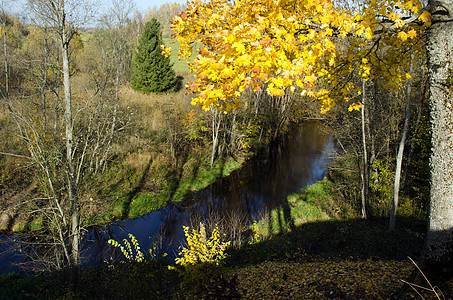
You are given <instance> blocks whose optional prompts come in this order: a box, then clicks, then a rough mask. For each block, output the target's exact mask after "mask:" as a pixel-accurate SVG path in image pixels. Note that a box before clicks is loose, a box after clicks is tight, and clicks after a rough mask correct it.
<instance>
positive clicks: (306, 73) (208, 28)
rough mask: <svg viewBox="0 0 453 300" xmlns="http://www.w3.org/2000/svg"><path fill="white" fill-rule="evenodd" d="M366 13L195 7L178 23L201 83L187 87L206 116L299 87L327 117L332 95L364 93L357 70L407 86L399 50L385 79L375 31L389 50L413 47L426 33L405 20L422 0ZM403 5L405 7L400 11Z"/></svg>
mask: <svg viewBox="0 0 453 300" xmlns="http://www.w3.org/2000/svg"><path fill="white" fill-rule="evenodd" d="M360 7H361V10H360V11H357V12H354V13H353V12H351V11H349V10H346V9H341V8H339V7H337V6H336V5H334V2H333V1H332V0H301V1H291V0H280V1H272V0H238V1H230V0H210V1H208V2H204V1H201V0H193V1H191V2H189V3H188V7H187V9H186V11H184V12H182V13H180V14H179V15H178V16H177V17H175V19H174V20H173V23H172V28H173V30H174V32H175V35H176V38H177V39H178V41H179V42H180V49H179V52H178V54H179V55H180V57H181V58H182V59H186V60H187V62H188V63H189V65H190V69H191V70H192V72H193V73H194V74H195V79H194V80H193V81H191V82H189V83H188V84H187V88H188V89H190V91H191V92H193V93H195V94H197V96H196V97H195V98H194V99H193V100H192V104H195V105H199V106H200V107H202V108H203V109H204V110H209V109H211V108H215V109H219V110H223V111H224V112H228V111H230V110H232V109H237V108H238V107H239V106H240V103H241V100H242V98H241V95H242V93H243V92H245V91H246V90H253V91H258V90H265V91H266V92H267V93H268V94H269V95H271V96H283V95H285V94H286V93H292V92H293V91H295V90H296V89H295V87H296V86H297V87H300V90H301V91H302V93H303V94H304V95H308V96H311V97H315V98H317V99H318V100H319V101H320V102H321V104H322V110H323V112H325V111H327V110H329V109H330V108H332V107H333V106H334V105H335V101H336V100H335V98H334V96H333V95H328V94H329V93H331V92H333V91H334V92H336V93H337V95H339V96H341V97H348V96H354V95H347V94H352V93H353V92H354V91H356V89H354V88H353V87H351V88H346V87H344V84H343V83H342V81H343V79H344V78H348V76H349V74H350V73H351V72H357V71H358V73H359V75H360V76H361V77H362V78H365V79H369V78H371V77H373V76H381V77H382V76H385V78H387V80H388V81H389V82H391V83H392V84H395V81H397V80H403V78H402V77H401V72H400V71H398V68H399V67H401V65H399V62H398V57H397V55H398V51H393V52H395V59H394V60H395V62H396V66H393V65H395V63H394V62H392V63H389V64H388V65H391V67H390V68H382V72H384V73H382V72H381V69H380V66H379V65H380V64H382V62H380V60H379V59H374V58H372V53H373V52H372V51H369V50H370V47H374V45H373V42H372V41H371V40H373V39H374V32H377V31H384V32H385V34H384V35H381V36H380V42H382V43H385V44H386V46H387V48H389V47H390V48H391V49H403V48H404V45H403V44H402V42H406V43H407V42H409V39H410V40H412V39H414V38H415V37H416V36H419V33H418V32H419V31H420V30H423V29H424V27H423V26H418V25H416V24H415V25H414V24H406V22H405V21H404V18H403V16H407V15H410V14H412V13H416V12H418V11H420V10H421V7H422V4H421V2H420V1H419V0H407V1H406V0H402V1H399V0H372V1H370V2H369V3H367V4H366V5H361V6H360ZM395 7H399V9H398V10H394V8H395ZM382 18H385V19H388V20H391V21H392V22H393V23H392V25H391V26H390V27H386V26H388V25H382V24H379V20H382ZM419 20H421V21H422V22H424V23H425V27H426V26H429V24H430V15H429V13H428V12H426V11H425V12H423V13H422V14H421V15H420V17H419ZM333 37H340V38H346V37H348V43H350V45H349V46H348V49H347V51H348V52H350V53H348V54H347V55H341V54H344V53H342V52H344V49H338V48H337V47H338V43H334V40H333ZM416 42H417V41H415V39H414V43H416ZM200 44H201V45H203V48H202V49H201V50H199V52H198V55H197V56H196V58H195V59H193V60H192V59H190V57H191V54H192V49H195V48H196V47H194V46H195V45H200ZM390 52H392V51H390ZM400 53H403V51H401V52H400ZM365 56H366V57H365ZM345 57H347V60H348V61H347V63H346V62H345V61H344V58H345ZM391 59H393V58H391ZM338 61H342V62H345V63H344V64H339V63H338ZM392 64H393V65H392ZM338 66H340V67H341V68H339V67H338ZM375 68H376V70H375ZM403 74H404V73H403ZM395 75H399V77H398V76H395ZM333 84H336V85H333ZM325 85H328V86H331V87H332V91H329V92H327V93H326V92H325V91H322V92H321V91H318V89H319V88H320V87H321V86H325ZM335 89H336V90H335ZM356 95H357V94H356Z"/></svg>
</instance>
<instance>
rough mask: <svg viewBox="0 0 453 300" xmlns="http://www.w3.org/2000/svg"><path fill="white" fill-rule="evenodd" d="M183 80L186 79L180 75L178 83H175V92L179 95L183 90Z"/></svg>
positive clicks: (177, 79) (177, 77) (177, 78)
mask: <svg viewBox="0 0 453 300" xmlns="http://www.w3.org/2000/svg"><path fill="white" fill-rule="evenodd" d="M183 80H184V77H183V76H181V75H179V76H176V82H175V86H174V91H175V92H176V93H177V92H179V91H180V90H181V89H182V88H183V84H182V83H183Z"/></svg>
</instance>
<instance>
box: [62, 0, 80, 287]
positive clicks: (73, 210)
mask: <svg viewBox="0 0 453 300" xmlns="http://www.w3.org/2000/svg"><path fill="white" fill-rule="evenodd" d="M58 8H59V11H58V21H59V29H60V47H61V54H62V61H63V88H64V101H65V112H64V120H65V129H66V131H65V137H66V165H67V176H68V198H69V218H70V220H71V221H70V229H69V245H70V250H71V251H70V258H69V269H70V274H69V287H70V289H71V290H74V289H75V288H76V286H77V277H78V267H79V255H80V253H79V239H80V230H79V204H78V198H77V187H76V182H75V166H74V159H73V147H74V145H73V143H74V140H73V139H74V138H73V125H72V107H71V106H72V105H71V100H72V99H71V79H70V72H69V41H70V39H71V34H70V33H69V32H68V28H69V27H68V24H67V23H66V21H65V18H66V13H65V3H64V0H59V1H58Z"/></svg>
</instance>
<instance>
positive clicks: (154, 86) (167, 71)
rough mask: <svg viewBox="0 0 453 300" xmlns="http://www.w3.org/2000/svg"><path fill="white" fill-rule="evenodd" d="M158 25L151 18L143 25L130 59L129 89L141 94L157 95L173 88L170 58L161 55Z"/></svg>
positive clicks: (172, 71)
mask: <svg viewBox="0 0 453 300" xmlns="http://www.w3.org/2000/svg"><path fill="white" fill-rule="evenodd" d="M160 45H162V31H161V27H160V23H159V22H158V21H157V20H156V19H155V18H152V19H151V20H150V21H149V22H147V23H146V24H145V27H144V29H143V32H142V35H141V36H140V40H139V43H138V46H137V51H136V52H135V54H134V56H133V58H132V76H131V87H132V88H133V89H134V90H136V91H141V92H143V93H147V94H149V93H159V92H165V91H168V90H170V89H172V88H174V86H175V84H176V76H175V71H174V70H173V64H171V63H170V58H169V57H165V56H163V55H162V54H161V52H162V50H161V48H160Z"/></svg>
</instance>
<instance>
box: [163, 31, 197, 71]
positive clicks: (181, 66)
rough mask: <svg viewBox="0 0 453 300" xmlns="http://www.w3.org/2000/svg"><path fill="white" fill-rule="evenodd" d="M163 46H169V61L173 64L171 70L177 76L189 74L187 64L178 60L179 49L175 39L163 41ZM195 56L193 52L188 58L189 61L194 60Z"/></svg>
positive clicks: (195, 53)
mask: <svg viewBox="0 0 453 300" xmlns="http://www.w3.org/2000/svg"><path fill="white" fill-rule="evenodd" d="M163 40H164V44H165V45H167V46H170V48H171V55H170V60H171V62H173V63H174V65H173V69H174V70H175V72H176V73H177V74H189V73H190V70H189V66H188V65H187V62H186V61H184V60H179V59H178V49H179V42H178V41H177V40H175V39H168V38H167V39H163ZM196 56H197V52H196V51H194V53H193V54H192V56H191V57H190V58H191V59H194V58H195V57H196Z"/></svg>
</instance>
